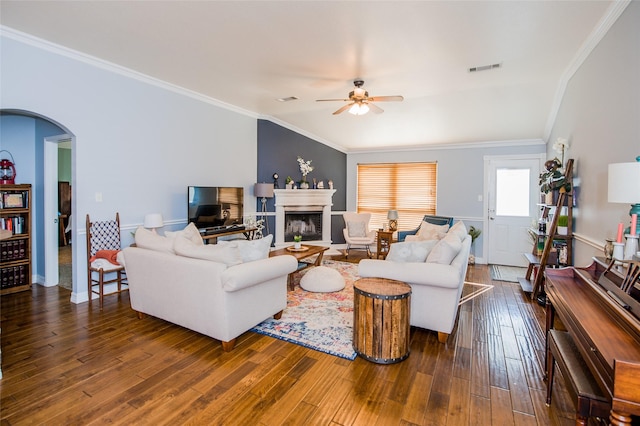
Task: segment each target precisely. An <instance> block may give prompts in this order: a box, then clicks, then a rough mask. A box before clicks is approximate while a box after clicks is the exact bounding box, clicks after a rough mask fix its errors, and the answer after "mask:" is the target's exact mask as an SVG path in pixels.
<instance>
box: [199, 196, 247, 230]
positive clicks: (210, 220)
mask: <svg viewBox="0 0 640 426" xmlns="http://www.w3.org/2000/svg"><path fill="white" fill-rule="evenodd" d="M187 198H188V200H187V201H188V206H187V211H188V215H189V216H188V217H189V222H193V223H194V224H195V225H196V227H197V228H198V229H199V230H201V231H202V230H207V229H219V228H221V227H227V226H232V225H241V224H242V223H243V214H244V209H243V200H244V188H234V187H225V186H189V187H188V189H187Z"/></svg>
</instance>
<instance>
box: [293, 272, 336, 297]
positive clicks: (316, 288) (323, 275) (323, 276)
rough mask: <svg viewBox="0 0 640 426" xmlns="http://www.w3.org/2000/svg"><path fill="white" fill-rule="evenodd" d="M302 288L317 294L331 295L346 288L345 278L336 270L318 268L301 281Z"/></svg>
mask: <svg viewBox="0 0 640 426" xmlns="http://www.w3.org/2000/svg"><path fill="white" fill-rule="evenodd" d="M300 287H302V288H303V289H304V290H307V291H312V292H315V293H331V292H333V291H340V290H342V289H343V288H344V278H342V275H340V272H338V271H336V270H335V269H331V268H327V267H326V266H316V267H315V268H311V269H310V270H309V271H308V272H307V273H306V274H304V276H303V277H302V278H301V279H300Z"/></svg>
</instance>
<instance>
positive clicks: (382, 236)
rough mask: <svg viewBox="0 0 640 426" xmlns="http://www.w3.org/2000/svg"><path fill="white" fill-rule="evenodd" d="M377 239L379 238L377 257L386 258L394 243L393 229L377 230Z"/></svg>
mask: <svg viewBox="0 0 640 426" xmlns="http://www.w3.org/2000/svg"><path fill="white" fill-rule="evenodd" d="M376 239H377V240H378V249H377V250H376V259H380V257H381V256H382V259H386V258H387V255H388V254H389V249H390V248H391V243H393V231H376Z"/></svg>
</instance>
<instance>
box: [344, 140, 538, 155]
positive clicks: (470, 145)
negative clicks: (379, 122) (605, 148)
mask: <svg viewBox="0 0 640 426" xmlns="http://www.w3.org/2000/svg"><path fill="white" fill-rule="evenodd" d="M540 145H546V143H545V141H543V140H542V139H512V140H504V141H484V142H465V143H441V144H432V145H415V146H414V145H412V146H404V147H401V146H399V147H383V148H377V149H369V148H367V149H361V150H360V149H352V150H349V151H348V152H347V153H348V154H372V153H381V152H407V151H436V150H452V149H474V148H504V147H514V146H515V147H523V146H540Z"/></svg>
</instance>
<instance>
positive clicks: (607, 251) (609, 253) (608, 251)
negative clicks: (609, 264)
mask: <svg viewBox="0 0 640 426" xmlns="http://www.w3.org/2000/svg"><path fill="white" fill-rule="evenodd" d="M604 257H605V259H607V260H611V258H612V257H613V240H607V243H606V244H605V245H604Z"/></svg>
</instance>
